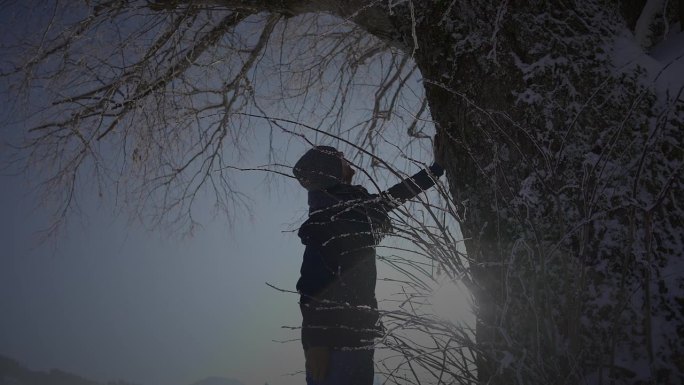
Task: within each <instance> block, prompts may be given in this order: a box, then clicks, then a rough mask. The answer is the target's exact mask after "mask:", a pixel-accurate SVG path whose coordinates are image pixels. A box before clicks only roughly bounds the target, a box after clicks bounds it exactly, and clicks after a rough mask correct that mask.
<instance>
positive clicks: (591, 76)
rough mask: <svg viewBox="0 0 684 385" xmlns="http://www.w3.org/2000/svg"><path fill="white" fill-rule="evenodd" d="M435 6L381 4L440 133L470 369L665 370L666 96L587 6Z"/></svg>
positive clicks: (672, 108) (676, 321)
mask: <svg viewBox="0 0 684 385" xmlns="http://www.w3.org/2000/svg"><path fill="white" fill-rule="evenodd" d="M438 3H439V4H440V6H435V5H434V2H415V1H413V2H408V3H404V4H403V6H401V7H399V6H395V7H394V8H393V9H392V12H393V14H394V17H395V24H396V25H401V26H402V27H401V28H402V33H403V36H404V41H406V42H407V44H410V43H411V42H412V41H415V42H416V43H417V46H415V47H414V48H413V55H414V57H415V60H416V62H417V63H418V66H419V68H420V70H421V71H422V75H423V77H424V82H425V89H426V94H427V98H428V102H429V106H430V110H431V113H432V117H433V119H434V121H435V122H436V124H437V126H438V132H441V133H442V134H444V135H445V136H448V137H449V139H450V140H449V141H448V142H449V143H450V145H449V148H448V149H447V152H448V155H447V156H448V159H449V161H448V164H446V165H445V166H446V168H447V171H448V178H449V183H450V188H451V192H452V194H453V198H454V199H455V201H456V202H457V203H460V204H461V206H460V207H461V209H462V211H461V213H460V216H461V219H460V224H461V228H462V232H463V234H464V236H465V238H466V239H467V240H466V247H467V251H468V254H469V256H470V257H471V258H473V259H474V260H475V261H476V262H477V263H476V264H475V265H474V266H472V268H473V277H474V280H475V286H476V287H475V288H474V294H475V296H476V300H477V304H476V306H477V316H478V324H477V342H478V345H479V348H480V349H481V351H482V354H481V355H480V357H479V360H478V363H477V365H478V374H479V379H480V380H481V381H482V382H483V383H490V384H491V383H494V384H511V383H517V384H561V383H566V384H575V383H596V384H599V383H610V381H617V382H618V383H634V384H636V383H640V382H643V381H656V383H663V384H664V383H678V381H681V379H682V378H683V376H684V350H683V348H682V345H681V341H682V340H684V315H683V311H682V306H683V305H684V303H683V302H682V301H683V300H682V298H683V294H684V280H683V279H682V274H681V271H682V262H681V253H682V250H684V240H683V238H684V235H683V234H682V224H681V218H682V214H683V213H682V207H681V202H680V199H681V198H680V197H681V196H683V194H682V184H681V180H680V179H681V178H680V176H681V166H682V148H681V144H682V140H681V139H682V138H681V135H682V129H681V128H682V122H683V121H684V119H683V116H684V108H683V106H682V102H681V100H680V101H679V102H677V101H676V100H677V97H679V96H677V95H674V96H673V95H670V96H666V97H665V98H660V99H659V98H657V97H656V96H657V95H656V92H655V91H654V90H653V89H652V85H650V84H649V83H648V82H646V81H644V79H646V75H647V74H646V73H645V72H646V71H645V70H644V69H643V68H639V67H638V66H632V67H630V68H628V69H626V68H622V69H620V68H616V67H615V65H614V59H615V57H614V56H615V55H617V54H618V53H616V52H615V51H614V50H613V46H614V42H615V41H616V39H617V38H618V37H619V36H620V35H621V34H622V33H624V32H625V28H626V27H625V26H624V22H623V21H622V20H621V19H620V18H619V17H618V16H617V15H618V13H617V10H616V9H614V8H613V7H612V6H608V5H605V4H604V3H602V2H599V1H594V2H588V1H587V2H580V3H554V4H550V3H546V2H538V3H534V4H526V3H520V2H508V1H503V2H475V1H462V2H450V1H443V2H438ZM678 341H679V342H678ZM606 381H607V382H606Z"/></svg>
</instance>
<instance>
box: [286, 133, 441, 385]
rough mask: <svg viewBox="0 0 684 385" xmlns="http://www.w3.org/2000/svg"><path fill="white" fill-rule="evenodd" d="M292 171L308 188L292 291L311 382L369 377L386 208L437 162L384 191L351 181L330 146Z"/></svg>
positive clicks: (419, 185) (426, 179) (427, 179)
mask: <svg viewBox="0 0 684 385" xmlns="http://www.w3.org/2000/svg"><path fill="white" fill-rule="evenodd" d="M293 171H294V174H295V176H296V177H297V179H298V180H299V181H300V183H301V184H302V186H304V187H305V188H307V190H309V218H308V219H307V220H306V221H305V222H304V223H303V224H302V226H301V227H300V229H299V236H300V238H301V240H302V243H303V244H304V245H305V246H306V249H305V251H304V257H303V261H302V267H301V271H300V272H301V277H300V279H299V281H298V282H297V290H298V292H299V293H300V294H301V298H300V309H301V312H302V318H303V320H302V345H303V347H304V351H305V357H306V362H307V368H306V369H307V370H306V371H307V383H308V384H319V385H322V384H358V385H364V384H372V383H373V343H374V338H376V337H378V336H380V335H381V327H380V325H379V324H378V311H377V301H376V299H375V283H376V278H377V274H376V265H375V246H376V245H377V244H378V242H379V241H380V240H381V239H382V237H383V236H384V235H385V234H386V233H387V232H388V231H389V230H390V229H391V225H390V219H389V216H388V211H390V210H391V209H392V208H394V207H396V206H397V205H398V204H400V203H402V202H403V201H405V200H406V199H410V198H412V197H414V196H415V195H416V194H418V193H419V192H420V191H422V190H424V189H426V188H429V187H430V186H432V185H433V184H434V180H433V178H432V177H431V174H432V175H434V176H440V175H441V174H442V172H443V171H442V169H441V167H439V166H438V165H436V164H435V165H433V166H432V167H430V172H428V171H427V170H423V171H421V172H419V173H418V174H416V175H414V176H413V177H412V178H409V179H407V180H405V181H403V182H402V183H399V184H397V185H396V186H394V187H392V188H391V189H389V190H387V192H386V193H383V194H379V195H374V194H369V193H368V191H366V189H364V188H363V187H361V186H353V185H351V184H350V183H351V178H352V176H353V174H354V171H353V169H352V168H351V165H350V164H349V163H348V162H347V161H346V160H345V159H344V157H343V155H342V153H340V152H338V151H337V150H336V149H334V148H332V147H325V146H319V147H315V148H313V149H311V150H309V151H308V152H307V153H306V154H305V155H304V156H303V157H302V158H301V159H300V160H299V161H298V162H297V164H296V165H295V167H294V169H293Z"/></svg>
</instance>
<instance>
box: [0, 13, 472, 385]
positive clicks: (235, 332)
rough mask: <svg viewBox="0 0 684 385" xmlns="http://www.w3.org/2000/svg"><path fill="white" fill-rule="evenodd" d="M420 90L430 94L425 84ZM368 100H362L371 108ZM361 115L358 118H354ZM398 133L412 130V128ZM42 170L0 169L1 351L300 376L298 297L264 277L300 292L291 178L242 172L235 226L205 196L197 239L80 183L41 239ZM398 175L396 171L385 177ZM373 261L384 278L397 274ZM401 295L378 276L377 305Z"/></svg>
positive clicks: (246, 377) (292, 155) (454, 310)
mask: <svg viewBox="0 0 684 385" xmlns="http://www.w3.org/2000/svg"><path fill="white" fill-rule="evenodd" d="M1 19H2V18H0V20H1ZM416 83H417V81H416ZM416 90H417V92H422V91H421V90H422V88H421V87H420V85H417V87H416ZM374 91H375V90H374V89H371V90H370V91H369V94H370V95H372V94H373V92H374ZM368 100H371V99H364V98H359V100H358V103H361V104H362V105H365V106H367V105H368ZM413 102H415V99H414V100H413ZM407 104H411V101H409V102H408V103H407ZM416 104H419V103H416ZM0 113H2V114H5V115H6V112H5V111H3V110H0ZM363 113H365V114H366V117H367V114H368V111H364V112H363ZM4 118H5V116H3V119H1V120H0V121H2V122H4V121H5V119H4ZM362 119H365V117H355V116H350V117H349V119H348V120H347V121H345V127H355V126H356V125H357V124H358V122H359V121H361V120H362ZM347 123H348V124H347ZM0 129H1V130H0V151H2V152H1V153H0V155H2V156H0V161H1V160H2V159H4V156H5V155H6V154H7V152H8V147H4V146H2V143H4V142H6V141H8V140H9V141H14V142H15V143H16V139H17V137H18V132H19V131H18V130H17V129H16V128H14V127H10V126H6V125H5V126H2V127H0ZM259 130H260V131H259ZM432 130H434V129H432ZM396 132H397V133H399V134H401V135H402V136H403V135H405V126H399V127H398V129H397V131H396ZM254 136H255V140H254V142H255V143H258V142H259V141H260V140H261V141H262V142H264V141H265V140H266V138H267V136H268V132H267V131H266V130H263V127H255V135H254ZM311 139H313V137H312V138H311ZM275 140H276V141H278V140H281V142H280V143H281V144H282V147H281V148H285V149H287V150H286V154H283V155H284V156H285V159H284V162H286V163H289V164H292V163H293V162H294V161H295V160H296V159H297V157H298V156H299V155H301V154H302V153H303V152H304V151H305V150H306V147H305V146H304V144H303V143H302V141H296V140H293V139H292V137H289V138H286V137H283V136H281V137H277V138H276V139H275ZM388 141H390V142H391V138H389V137H388ZM325 144H330V143H329V142H328V143H325ZM394 144H397V145H399V146H402V144H401V143H399V142H392V143H391V144H390V145H388V146H387V147H388V148H390V149H391V151H394V152H393V153H391V154H388V155H389V159H390V160H391V163H392V164H393V165H394V166H396V167H398V168H399V169H400V170H406V171H407V172H416V171H418V170H419V168H418V167H416V166H415V165H410V166H407V165H408V162H407V161H406V160H402V159H400V158H398V152H397V151H398V149H396V148H394V147H393V145H394ZM414 144H415V143H414ZM422 146H423V150H420V149H419V146H416V147H415V148H414V149H409V150H408V153H409V154H410V155H411V156H415V157H416V158H418V159H419V160H421V161H423V162H424V163H430V162H431V161H432V159H431V154H430V152H429V151H425V149H426V148H429V143H428V142H427V141H423V143H422ZM250 156H252V158H246V159H244V160H243V165H244V166H256V165H259V164H264V163H266V161H265V159H266V158H265V157H264V156H263V154H252V155H250ZM358 175H360V173H357V176H358ZM388 175H389V173H388ZM34 177H35V176H34V175H31V174H29V175H19V176H11V175H4V176H0V218H1V219H0V244H2V249H1V250H2V251H0V253H1V254H0V315H1V316H0V354H2V355H6V356H9V357H11V358H14V359H16V360H18V361H20V362H21V363H23V364H25V365H26V366H28V367H29V368H31V369H40V370H46V369H49V368H59V369H61V370H65V371H69V372H73V373H75V374H79V375H82V376H84V377H87V378H90V379H93V380H97V381H101V382H106V381H108V380H115V379H123V380H126V381H132V382H136V383H140V384H141V385H188V384H190V383H192V382H194V381H197V380H199V379H202V378H205V377H208V376H224V377H231V378H236V379H238V380H240V381H242V382H244V383H245V384H246V385H262V384H263V383H264V382H268V383H269V384H270V385H290V384H303V383H304V379H303V375H302V374H301V373H299V374H294V375H292V374H293V373H298V372H300V371H301V370H302V368H303V354H302V351H301V345H300V342H299V341H298V338H299V331H298V330H296V329H294V330H293V329H291V328H288V327H298V326H299V323H300V322H301V318H300V315H299V308H298V305H297V300H298V298H297V296H296V295H293V294H287V293H281V292H279V291H276V290H274V289H272V288H270V287H268V286H267V285H266V282H269V283H271V284H274V285H276V286H278V287H282V288H284V289H288V290H294V287H295V283H296V281H297V278H298V277H299V267H300V263H301V256H302V252H303V246H302V245H301V244H300V242H299V239H298V238H297V236H296V229H297V227H298V224H299V223H300V222H301V221H302V220H303V218H304V217H305V213H306V209H307V206H306V194H305V191H304V190H303V189H302V188H301V187H299V185H298V184H297V183H296V182H294V181H293V180H291V179H287V178H284V177H276V178H275V179H274V180H275V183H273V181H271V183H266V182H265V181H264V174H258V173H243V174H241V175H240V176H239V177H237V181H238V184H239V187H240V190H241V191H242V192H245V193H247V194H249V196H250V197H251V199H252V202H251V205H250V208H251V213H250V214H251V215H248V214H247V213H245V212H240V213H238V214H236V216H235V223H234V224H233V225H232V226H230V225H229V224H228V222H227V221H225V220H224V219H223V218H222V217H220V216H219V217H217V218H213V214H214V213H213V208H212V206H211V205H210V201H209V200H202V201H201V203H200V205H203V209H202V210H201V211H202V212H203V214H200V215H199V217H198V218H197V219H199V221H200V222H201V223H202V224H203V225H204V226H203V228H201V229H198V230H197V231H195V232H194V234H193V236H191V237H180V236H179V234H177V233H168V232H165V231H164V230H152V231H150V230H149V229H146V228H144V227H143V226H142V225H141V224H140V223H138V222H136V221H130V220H129V216H127V213H123V214H120V213H119V211H120V206H117V205H116V204H115V203H114V202H113V201H111V196H108V195H105V196H104V198H98V197H97V194H96V193H94V192H93V191H91V190H83V191H80V192H79V193H80V195H81V200H80V201H79V202H80V204H81V209H82V214H81V215H78V216H72V217H70V218H71V220H70V222H69V224H68V225H67V226H66V227H65V228H64V229H63V231H62V232H61V233H59V234H58V235H57V237H55V238H53V239H50V240H48V241H47V242H46V243H42V244H37V243H36V241H37V240H38V239H39V238H40V237H39V236H38V235H37V234H36V232H37V231H39V230H42V229H44V228H45V226H46V225H47V224H48V215H47V212H46V211H45V209H44V208H36V207H37V202H38V200H37V199H38V198H37V195H36V194H34V193H32V192H31V191H30V190H29V185H30V184H29V183H28V182H27V181H28V180H32V178H34ZM397 181H398V180H397V179H396V178H394V177H393V176H390V177H389V178H388V179H387V180H384V179H382V178H381V179H380V180H379V181H378V183H379V184H380V185H381V186H387V187H388V185H389V184H391V183H396V182H397ZM34 182H35V181H34ZM361 182H363V180H361ZM366 185H367V187H369V188H370V187H371V186H370V185H368V184H367V183H366ZM370 189H371V190H373V189H372V188H370ZM457 238H458V237H457ZM378 267H379V276H380V277H387V276H388V275H391V274H393V273H392V272H391V271H390V270H389V269H388V268H387V267H386V266H385V265H382V264H380V265H379V266H378ZM392 290H393V289H392V288H391V287H389V286H388V285H387V284H379V288H378V298H379V299H380V300H381V304H380V306H381V307H382V306H385V304H384V303H383V302H382V299H386V298H388V297H389V296H391V294H392ZM459 298H463V296H462V295H460V294H458V291H457V290H456V289H455V287H454V286H453V285H448V284H445V285H443V286H442V289H441V290H440V291H439V292H438V295H437V297H436V300H435V301H436V302H437V303H438V304H440V303H441V304H442V306H441V307H439V306H438V307H437V308H436V311H438V312H439V313H441V315H443V316H445V317H448V318H458V319H461V318H462V317H463V314H467V313H468V311H467V308H468V304H467V301H465V300H463V299H459ZM283 326H285V328H283ZM279 341H289V342H279Z"/></svg>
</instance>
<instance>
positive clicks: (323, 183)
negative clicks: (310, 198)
mask: <svg viewBox="0 0 684 385" xmlns="http://www.w3.org/2000/svg"><path fill="white" fill-rule="evenodd" d="M342 162H343V160H342V155H341V154H340V152H339V151H337V149H336V148H335V147H330V146H316V147H314V148H312V149H310V150H309V151H307V152H306V153H305V154H304V155H303V156H302V157H301V158H299V160H298V161H297V163H295V165H294V167H293V168H292V173H293V174H294V176H295V177H296V178H297V180H298V181H299V183H300V184H301V185H302V187H304V188H305V189H307V190H309V191H314V190H323V189H325V188H327V187H330V186H334V185H336V184H338V183H340V182H341V181H342V165H343V164H342Z"/></svg>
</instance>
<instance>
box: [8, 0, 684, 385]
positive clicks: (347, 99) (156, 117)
mask: <svg viewBox="0 0 684 385" xmlns="http://www.w3.org/2000/svg"><path fill="white" fill-rule="evenodd" d="M4 9H6V10H10V9H11V10H12V12H11V13H6V15H5V16H3V18H6V19H11V17H13V19H11V20H10V21H8V22H6V23H4V31H3V36H5V40H4V43H3V52H2V57H3V62H2V67H1V68H2V74H1V76H2V79H3V80H5V82H6V84H8V87H9V88H6V89H7V90H8V93H6V94H5V96H6V97H7V101H8V103H15V104H16V105H18V106H22V107H26V109H25V111H26V112H27V113H25V114H23V115H17V116H18V118H17V119H18V120H20V121H21V122H22V124H23V126H24V127H25V134H26V135H25V141H24V142H23V146H22V149H21V151H20V152H19V154H20V155H21V156H22V157H21V158H20V159H19V160H18V161H20V164H24V165H29V166H33V167H34V169H37V170H39V171H41V172H42V173H43V179H42V180H43V181H44V182H45V191H47V192H49V193H50V194H51V195H52V196H53V197H54V196H55V194H59V196H58V197H59V198H60V199H59V202H60V204H61V206H60V211H59V213H58V217H60V218H61V217H62V216H63V215H67V214H68V213H69V212H70V210H73V208H74V207H75V206H74V205H75V202H77V200H75V199H74V198H75V196H74V192H75V191H77V189H76V188H75V186H76V185H77V183H78V182H79V181H80V179H87V181H88V183H95V184H97V185H99V186H103V187H102V189H104V186H109V185H112V184H113V185H115V186H117V189H118V192H117V193H118V194H120V195H119V196H120V197H121V199H122V200H123V201H124V202H125V203H126V204H129V205H132V206H133V208H134V211H136V212H142V213H154V214H155V216H154V218H155V219H156V220H159V221H161V222H163V221H171V222H172V223H178V221H181V223H184V224H189V225H192V223H193V212H194V211H193V210H194V206H193V205H194V203H195V202H196V198H197V197H198V194H201V193H203V192H205V191H207V190H208V191H209V192H211V193H213V195H212V196H213V197H214V198H215V201H216V204H217V205H218V206H219V207H221V208H222V209H224V210H225V211H226V212H227V213H229V214H230V213H231V212H232V210H234V207H235V205H236V204H238V205H240V204H242V203H241V202H242V199H243V198H244V197H243V196H242V195H241V192H240V191H239V188H238V186H236V185H235V184H234V182H233V181H232V179H231V178H232V176H233V175H234V174H233V172H234V171H235V169H236V168H241V167H242V166H240V164H239V155H240V153H241V151H247V150H246V144H247V143H248V141H249V140H250V138H251V136H250V132H251V130H254V129H255V127H263V126H264V125H265V126H266V128H267V129H269V130H272V132H274V133H277V132H285V133H289V134H291V135H292V136H293V137H294V138H297V139H300V140H309V141H314V140H317V139H316V138H318V140H320V139H321V138H325V137H332V138H334V139H335V140H337V143H343V144H344V145H345V146H346V147H347V148H356V150H357V156H356V157H354V158H353V159H354V160H355V162H357V163H358V164H360V165H371V166H375V167H381V168H388V169H390V170H393V171H395V172H397V170H394V169H393V167H392V162H391V160H390V161H389V162H388V161H387V160H386V159H383V152H382V150H381V149H382V148H388V147H391V145H397V147H398V148H397V151H398V152H401V149H402V147H403V145H405V144H406V143H408V142H410V141H412V140H419V139H423V138H424V137H425V136H426V135H425V132H424V127H425V122H426V121H429V122H430V123H432V124H434V126H435V127H436V130H437V132H438V133H440V134H441V135H442V136H443V137H444V138H447V140H446V142H447V143H446V146H445V148H444V152H443V153H441V154H437V155H438V156H439V157H440V158H441V159H444V166H445V168H446V169H447V174H448V194H449V195H448V197H449V199H448V200H446V202H445V203H444V204H440V205H435V204H434V202H423V208H422V209H421V210H420V211H414V212H412V213H411V214H412V215H411V216H408V217H405V218H407V219H405V221H404V222H403V223H402V222H400V220H399V221H398V223H397V226H396V229H397V234H398V236H401V237H404V238H406V239H408V240H410V241H411V242H413V243H414V245H415V246H416V248H418V249H420V250H422V254H423V257H424V258H425V259H423V260H420V261H417V262H416V261H405V260H404V261H399V260H394V261H393V260H392V258H391V257H388V258H387V259H388V260H389V261H390V262H392V263H394V265H395V266H396V267H398V268H402V269H405V270H403V271H405V273H406V282H405V288H406V290H407V301H406V302H405V303H404V304H403V305H404V306H403V307H402V308H400V309H399V310H397V311H393V312H390V313H388V314H385V317H384V322H385V325H386V326H387V329H388V335H387V337H386V338H385V339H384V340H383V341H382V343H383V344H385V346H387V347H389V348H390V349H393V350H395V351H397V352H399V353H400V354H401V356H402V357H403V359H402V360H401V362H400V363H399V364H397V365H398V366H397V367H395V368H389V367H388V368H387V370H386V373H385V376H386V377H387V378H388V379H389V380H390V381H392V382H395V383H431V382H438V383H459V384H473V383H483V384H484V383H487V384H513V383H515V384H576V383H587V384H602V383H621V384H637V383H662V384H665V383H681V379H682V378H684V348H683V347H682V344H681V341H682V340H684V313H683V311H684V310H683V309H684V305H683V304H684V302H683V301H684V299H683V298H684V279H683V278H682V268H683V262H682V258H681V255H682V250H684V231H683V228H682V218H683V217H684V216H683V214H684V213H683V212H682V210H683V209H682V207H683V206H682V202H681V199H682V198H681V197H682V196H684V194H683V192H682V178H681V174H682V163H683V162H684V159H683V158H684V157H683V151H682V127H683V125H684V102H683V99H682V84H681V83H678V82H679V80H676V81H675V80H673V79H671V78H668V76H670V75H667V74H671V73H672V72H671V70H672V68H670V67H668V65H671V66H675V67H676V66H679V68H681V65H682V61H681V59H677V58H674V60H675V61H672V62H670V63H669V64H668V62H665V63H659V62H658V61H657V57H655V56H654V57H651V56H649V55H650V54H651V53H652V49H653V47H655V46H656V45H657V44H659V43H661V42H662V41H663V40H664V39H665V38H666V37H667V36H670V34H668V32H670V31H673V30H675V29H677V28H681V25H682V18H683V17H682V13H684V12H683V11H682V9H684V4H683V2H682V1H677V2H675V1H671V2H668V1H650V2H646V1H623V2H619V3H618V4H616V3H613V2H609V1H603V0H583V1H575V2H561V1H548V2H518V1H507V0H504V1H469V0H461V1H458V0H450V1H449V0H426V1H415V0H403V1H391V0H388V1H369V0H339V1H324V0H282V1H259V0H250V1H248V0H242V1H239V0H213V1H211V0H207V1H201V0H194V1H183V0H175V1H157V2H145V1H132V0H129V1H127V0H118V1H104V0H103V1H84V2H54V1H51V2H33V3H30V2H16V3H13V4H12V2H5V4H4ZM10 15H11V17H10ZM21 25H26V26H30V29H31V31H30V32H31V33H29V31H28V30H27V29H26V28H24V29H21V28H20V27H21ZM19 31H21V32H19ZM676 60H679V61H676ZM416 80H418V81H419V82H420V83H419V84H421V85H422V87H423V90H420V89H418V88H416V87H414V86H413V85H414V82H415V81H416ZM365 94H370V96H371V97H370V98H369V99H362V100H364V102H363V103H365V104H366V105H367V106H366V109H364V110H358V104H356V103H359V98H360V97H362V96H365ZM349 109H357V111H355V112H358V113H359V114H363V117H364V119H362V121H361V122H360V123H358V124H357V125H355V126H350V125H349V124H348V123H347V121H345V119H346V118H348V117H349V115H347V114H346V112H347V111H348V110H349ZM397 120H399V121H401V122H402V123H403V124H404V125H403V127H404V128H405V130H406V134H405V137H404V140H405V142H403V143H385V138H386V136H387V135H389V132H388V130H390V128H391V127H393V126H395V125H396V124H397V123H396V122H397ZM269 146H271V148H270V149H271V151H270V152H269V153H270V156H271V157H272V162H271V163H270V165H269V166H268V167H266V168H265V169H268V170H271V171H275V172H287V168H284V169H283V168H280V166H281V164H280V163H279V160H280V159H281V157H282V152H280V151H279V150H278V148H280V146H281V144H279V143H269ZM405 155H407V156H409V155H410V154H405ZM409 158H410V156H409ZM445 195H446V194H445ZM421 215H422V216H421ZM447 217H449V218H453V219H454V220H455V221H457V222H458V224H459V225H460V230H461V232H462V234H463V237H464V239H463V243H464V244H465V249H466V252H467V253H466V255H462V254H461V253H460V251H459V249H458V248H457V247H456V245H457V244H458V243H459V242H458V241H459V240H458V239H456V238H455V235H454V232H453V231H451V230H449V228H448V227H446V226H445V223H446V219H445V218H447ZM154 223H156V222H154ZM426 263H427V266H432V265H431V264H436V265H438V266H439V268H440V270H441V271H443V272H444V273H445V274H448V275H449V276H450V277H453V278H460V279H462V280H463V281H464V282H466V283H467V284H468V285H469V289H470V290H471V292H472V293H473V296H474V299H475V312H476V316H477V326H476V330H474V331H473V330H468V329H467V328H464V327H460V326H458V325H453V324H451V323H449V322H445V321H442V320H440V319H439V318H436V317H434V315H431V314H422V313H421V310H420V309H421V308H420V307H419V306H417V305H419V304H420V302H421V301H423V300H424V295H425V292H426V290H428V289H427V288H426V285H425V284H424V282H423V280H429V279H432V276H433V275H434V274H433V273H432V270H430V269H429V268H425V266H426V265H425V264H426ZM415 271H422V272H423V273H424V275H422V276H420V275H418V274H417V273H415ZM413 305H416V306H413ZM402 309H403V310H402ZM410 329H413V330H414V331H416V332H420V333H423V334H425V335H427V336H428V337H429V338H431V339H432V341H433V343H432V344H431V345H429V346H425V345H422V344H420V343H417V342H416V341H414V340H412V339H411V337H410V336H409V334H405V333H404V331H406V330H410Z"/></svg>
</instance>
